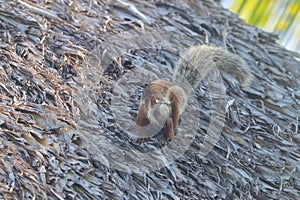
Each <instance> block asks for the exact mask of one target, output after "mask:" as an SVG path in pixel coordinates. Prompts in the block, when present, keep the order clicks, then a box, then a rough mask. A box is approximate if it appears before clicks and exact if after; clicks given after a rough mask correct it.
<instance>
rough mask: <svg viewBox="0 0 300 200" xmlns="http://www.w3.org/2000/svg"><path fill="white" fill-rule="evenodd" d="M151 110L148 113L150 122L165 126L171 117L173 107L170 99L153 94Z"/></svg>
mask: <svg viewBox="0 0 300 200" xmlns="http://www.w3.org/2000/svg"><path fill="white" fill-rule="evenodd" d="M150 107H151V109H149V112H148V114H147V116H148V119H149V120H150V123H153V124H155V125H156V126H159V127H160V128H163V127H164V125H165V123H166V122H167V120H168V119H170V118H171V114H172V107H171V102H170V100H166V99H161V98H159V99H158V98H156V97H155V96H153V95H152V96H151V99H150Z"/></svg>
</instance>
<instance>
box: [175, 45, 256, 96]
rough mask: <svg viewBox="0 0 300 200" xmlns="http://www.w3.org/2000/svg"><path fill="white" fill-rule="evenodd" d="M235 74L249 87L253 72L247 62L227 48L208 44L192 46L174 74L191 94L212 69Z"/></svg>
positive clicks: (234, 75) (243, 84)
mask: <svg viewBox="0 0 300 200" xmlns="http://www.w3.org/2000/svg"><path fill="white" fill-rule="evenodd" d="M215 69H218V70H220V71H221V72H226V73H227V74H229V75H231V76H233V77H234V78H235V79H236V80H238V81H239V82H240V83H241V84H242V86H243V87H247V86H248V85H249V84H250V82H251V80H252V74H251V72H250V70H249V68H248V67H247V65H246V62H245V61H244V60H243V59H242V58H240V57H239V56H238V55H235V54H233V53H231V52H229V51H227V50H226V49H225V48H221V47H214V46H208V45H199V46H192V47H190V48H189V49H188V50H187V51H186V53H185V54H184V55H183V56H182V58H180V59H179V61H178V63H177V65H176V67H175V70H174V74H173V82H174V83H176V84H178V85H180V86H181V87H183V88H184V89H185V91H186V92H187V93H188V94H189V93H191V92H192V91H193V89H195V88H196V87H197V86H198V84H199V83H200V81H201V80H202V79H203V78H204V77H205V76H206V75H207V74H208V73H209V72H210V71H212V70H215Z"/></svg>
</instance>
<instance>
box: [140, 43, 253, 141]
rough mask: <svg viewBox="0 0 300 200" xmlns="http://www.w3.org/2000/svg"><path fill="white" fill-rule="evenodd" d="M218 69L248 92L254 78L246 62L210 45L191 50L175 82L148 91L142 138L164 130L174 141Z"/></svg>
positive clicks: (143, 99)
mask: <svg viewBox="0 0 300 200" xmlns="http://www.w3.org/2000/svg"><path fill="white" fill-rule="evenodd" d="M216 69H217V70H220V71H221V73H222V72H225V73H228V74H230V75H232V76H233V77H234V78H235V79H236V80H238V81H239V82H240V83H241V84H242V87H244V88H247V87H248V86H249V84H250V83H251V80H252V78H253V75H252V74H251V72H250V69H249V68H248V67H247V65H246V62H245V61H244V60H243V59H242V58H240V57H239V56H238V55H235V54H233V53H231V52H229V51H227V50H226V49H225V48H221V47H214V46H208V45H199V46H192V47H190V48H189V49H188V50H187V51H186V52H185V54H184V55H183V56H182V58H180V59H179V60H178V62H177V64H176V66H175V69H174V73H173V78H172V82H171V81H166V80H155V81H153V82H151V83H150V84H149V85H148V86H147V87H146V88H145V89H144V91H143V94H142V97H141V102H140V106H139V109H138V115H137V121H136V125H137V133H138V135H139V136H140V138H146V137H150V136H153V135H154V134H156V133H158V132H159V131H160V130H162V132H163V134H164V135H165V137H166V138H167V139H168V140H171V141H172V140H173V139H174V130H175V129H176V128H177V126H178V122H179V119H180V116H181V114H182V113H183V111H184V109H185V107H186V104H187V99H188V97H189V96H190V94H191V93H192V91H193V90H194V89H195V88H196V87H197V86H198V85H199V83H200V81H201V80H202V79H203V78H204V77H205V76H206V75H207V74H208V73H209V72H210V71H212V70H216Z"/></svg>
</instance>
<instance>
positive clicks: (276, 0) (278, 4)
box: [221, 0, 300, 53]
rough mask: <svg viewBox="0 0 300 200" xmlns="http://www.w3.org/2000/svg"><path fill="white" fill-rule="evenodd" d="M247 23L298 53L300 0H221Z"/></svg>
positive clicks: (299, 43) (299, 46) (299, 45)
mask: <svg viewBox="0 0 300 200" xmlns="http://www.w3.org/2000/svg"><path fill="white" fill-rule="evenodd" d="M221 3H222V4H223V6H224V7H225V8H228V9H229V10H230V11H232V12H234V13H237V14H238V15H239V16H240V17H241V18H243V19H244V20H245V21H246V22H247V23H249V24H251V25H253V26H256V27H259V28H261V29H263V30H265V31H268V32H273V33H276V34H278V35H279V41H278V42H279V43H280V44H282V45H283V46H285V47H286V48H287V49H289V50H293V51H297V52H298V53H300V25H299V23H300V12H299V11H300V0H221Z"/></svg>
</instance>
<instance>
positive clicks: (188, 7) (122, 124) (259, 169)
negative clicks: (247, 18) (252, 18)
mask: <svg viewBox="0 0 300 200" xmlns="http://www.w3.org/2000/svg"><path fill="white" fill-rule="evenodd" d="M126 2H127V1H125V0H114V1H84V0H76V1H72V0H66V1H27V0H15V1H6V2H1V3H0V32H1V34H0V40H1V44H0V52H1V53H0V56H1V59H0V63H1V65H0V66H1V67H0V70H1V71H0V76H1V78H0V80H1V82H0V89H1V95H0V110H1V112H0V127H1V129H0V199H201V198H203V199H216V198H219V199H236V198H237V199H252V198H259V199H265V198H268V199H271V198H273V199H295V198H297V196H298V195H299V192H300V165H299V162H300V156H299V155H300V148H299V143H300V135H299V107H300V106H299V102H300V101H299V100H300V90H299V86H300V81H299V79H298V78H299V73H300V72H299V71H300V70H299V64H300V63H299V61H297V60H296V59H298V60H299V55H297V54H296V53H293V52H290V51H287V50H286V49H284V48H283V47H280V45H278V44H276V40H277V38H276V36H275V35H272V34H270V33H266V32H264V31H262V30H260V29H257V28H255V27H252V26H249V25H247V24H246V23H245V22H244V21H243V20H241V19H239V18H238V17H237V16H236V15H235V14H232V13H230V12H229V11H227V10H225V9H223V8H222V7H221V6H220V4H219V3H216V2H214V1H213V0H203V1H179V0H178V1H172V2H171V1H170V2H169V1H150V2H146V1H140V0H135V1H133V2H131V3H128V2H127V3H126ZM203 43H209V44H213V45H217V46H223V45H224V44H225V45H226V46H227V48H228V50H229V51H232V52H234V53H236V54H238V55H240V56H241V57H243V58H244V59H245V60H246V62H247V63H248V64H249V67H250V68H251V70H252V72H253V74H254V75H255V80H254V81H253V83H252V85H251V86H250V88H249V89H247V90H241V89H240V88H239V85H238V84H236V82H233V81H232V78H230V77H227V76H225V77H224V80H225V83H224V85H225V87H226V88H227V90H226V105H224V107H223V108H226V111H227V112H226V115H225V112H224V113H223V115H222V118H223V119H224V122H225V124H224V127H222V129H218V130H219V131H220V134H219V135H217V136H218V137H217V138H215V140H214V141H213V142H214V143H213V146H212V147H213V148H212V149H211V150H210V149H208V150H207V151H205V152H203V145H204V146H205V144H203V141H206V138H207V136H209V127H210V126H209V124H210V123H211V121H210V120H211V119H212V117H213V113H212V112H211V107H212V103H213V102H212V96H213V94H212V93H211V92H209V91H210V89H211V88H209V84H208V83H207V81H203V83H202V84H201V86H200V87H199V88H198V90H197V91H196V92H195V96H194V98H191V103H190V106H189V108H187V110H186V112H185V115H184V116H183V118H182V120H181V125H180V127H179V128H178V131H177V136H180V135H184V136H188V137H186V138H185V139H186V140H184V141H187V140H188V142H187V143H180V142H181V141H178V142H176V140H175V142H174V143H171V144H170V142H166V141H161V140H162V138H159V137H158V138H155V139H154V140H151V141H148V142H145V143H142V144H140V143H137V142H136V141H135V140H134V139H133V138H132V132H131V127H133V126H134V124H135V117H136V112H137V108H138V104H139V97H140V95H141V92H142V89H143V87H144V86H145V84H148V83H149V82H150V81H151V80H154V79H156V78H164V79H169V78H170V77H171V74H172V68H173V66H174V64H175V63H176V60H177V59H178V57H179V54H180V53H182V52H183V51H184V50H185V49H186V48H187V47H188V46H191V45H195V44H203ZM194 111H196V112H194ZM191 113H193V117H191V116H189V115H190V114H191ZM194 117H196V118H194ZM221 121H222V120H221ZM222 122H223V121H222ZM190 136H193V137H190ZM183 144H184V145H186V146H183ZM165 147H168V148H167V149H166V148H165ZM160 150H162V151H160ZM209 150H210V151H209ZM199 152H200V154H199Z"/></svg>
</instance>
